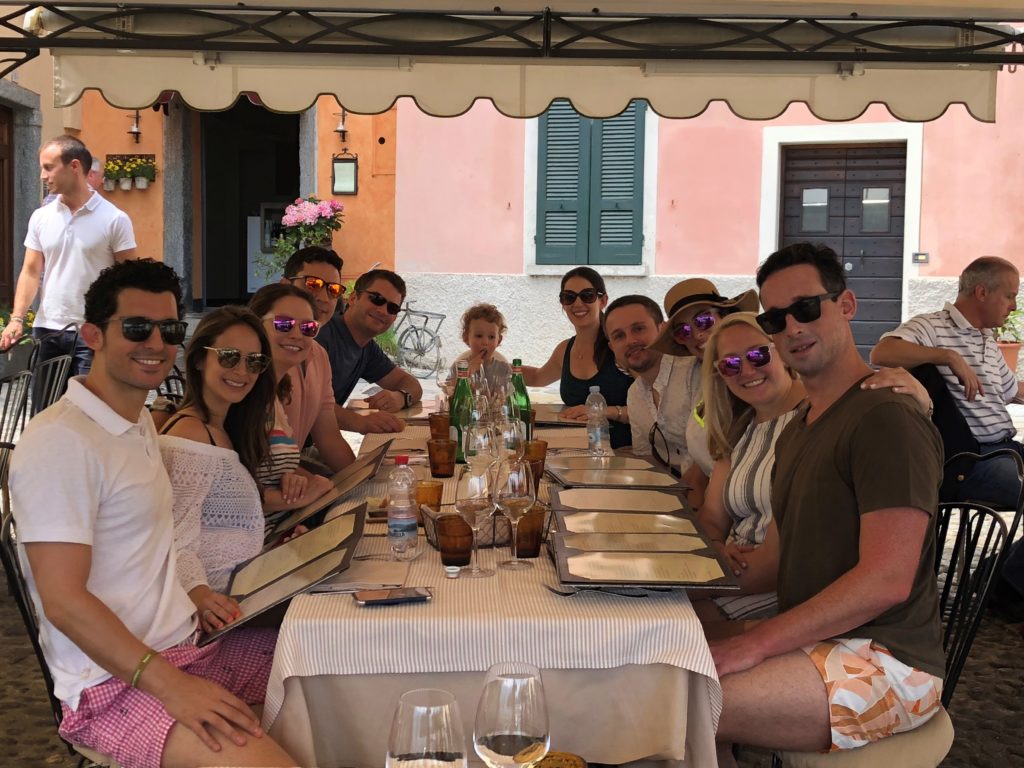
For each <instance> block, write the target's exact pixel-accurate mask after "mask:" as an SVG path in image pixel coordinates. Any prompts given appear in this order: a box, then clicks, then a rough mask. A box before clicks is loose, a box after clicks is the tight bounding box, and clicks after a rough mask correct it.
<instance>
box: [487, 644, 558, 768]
mask: <svg viewBox="0 0 1024 768" xmlns="http://www.w3.org/2000/svg"><path fill="white" fill-rule="evenodd" d="M550 740H551V736H550V733H549V732H548V709H547V704H546V703H545V700H544V683H543V682H542V681H541V677H540V670H539V669H537V668H536V667H535V666H533V665H532V664H525V663H523V662H519V661H505V662H501V663H499V664H495V665H494V666H492V667H491V668H490V669H489V670H487V679H486V680H485V681H484V690H483V693H482V694H480V703H479V704H478V705H477V708H476V721H475V723H474V726H473V747H474V748H475V749H476V753H477V754H478V755H479V756H480V759H481V760H483V761H484V762H485V763H487V765H488V766H490V768H513V767H514V768H531V767H532V766H534V765H536V764H537V763H539V762H540V761H541V760H543V759H544V756H545V755H546V754H547V753H548V747H549V746H550Z"/></svg>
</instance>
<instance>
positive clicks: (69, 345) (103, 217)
mask: <svg viewBox="0 0 1024 768" xmlns="http://www.w3.org/2000/svg"><path fill="white" fill-rule="evenodd" d="M92 162H93V160H92V154H91V153H90V152H89V150H88V149H86V148H85V145H84V144H83V143H82V142H81V141H79V140H78V139H76V138H74V137H73V136H58V137H57V138H55V139H53V140H51V141H49V142H47V143H46V144H44V145H43V148H42V149H41V150H40V151H39V168H40V176H41V178H42V180H43V182H44V183H45V184H46V186H47V188H48V189H49V191H50V192H51V193H54V194H56V195H57V197H56V198H55V199H54V200H53V202H51V203H50V204H49V205H44V206H43V207H42V208H39V209H38V210H36V211H35V212H34V213H33V214H32V218H31V219H29V223H28V234H27V235H26V237H25V260H24V262H23V264H22V266H21V274H19V275H18V285H17V288H16V289H15V293H14V307H13V309H12V310H11V319H10V322H9V323H8V324H7V326H6V327H5V328H4V330H3V333H2V334H0V350H6V349H9V348H10V347H11V345H12V344H14V343H16V342H17V341H18V340H19V339H20V338H21V336H22V334H24V332H25V313H26V312H28V309H29V307H30V306H31V304H32V302H33V301H34V300H35V297H36V294H37V293H38V294H39V312H38V313H37V314H36V319H35V324H34V326H33V328H32V335H33V337H34V338H36V339H44V341H41V342H40V347H39V362H43V361H44V360H49V359H51V358H54V357H59V356H60V355H71V356H72V360H71V375H72V376H75V375H78V374H83V373H87V372H88V371H89V362H90V360H92V352H91V351H90V350H89V347H88V346H87V345H86V344H85V342H84V341H83V340H82V339H81V338H80V337H79V335H78V333H77V332H75V331H73V330H71V331H64V332H61V329H63V328H64V327H65V326H67V325H69V324H74V325H76V326H80V325H81V324H82V319H83V318H82V297H83V296H84V295H85V290H86V288H88V287H89V284H90V283H91V282H92V281H93V280H94V279H95V278H96V276H97V275H98V274H99V272H100V270H101V269H103V268H104V267H108V266H110V265H111V264H114V263H115V262H119V261H124V260H125V259H131V258H135V233H134V231H133V230H132V222H131V220H130V219H129V218H128V216H127V215H126V214H125V213H124V212H123V211H121V210H119V209H118V208H116V207H115V206H114V205H113V204H112V203H111V202H109V201H108V200H106V199H105V198H104V197H103V196H102V195H101V194H99V193H98V192H96V191H95V190H94V189H93V188H92V187H90V186H89V183H88V181H87V180H86V177H87V175H88V174H89V172H90V169H91V168H92Z"/></svg>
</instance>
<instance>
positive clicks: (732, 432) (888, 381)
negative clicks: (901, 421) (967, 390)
mask: <svg viewBox="0 0 1024 768" xmlns="http://www.w3.org/2000/svg"><path fill="white" fill-rule="evenodd" d="M704 351H705V354H704V362H703V364H702V367H701V380H702V388H703V393H704V402H705V409H704V422H705V425H706V428H707V433H708V447H709V450H710V452H711V455H712V456H713V457H714V468H713V470H712V472H711V479H710V482H709V484H708V488H707V493H706V495H705V499H704V504H703V506H702V507H701V508H700V511H699V513H698V517H699V519H700V522H701V524H702V526H703V528H704V531H705V533H706V534H707V536H708V538H710V539H711V541H712V542H713V543H714V545H715V546H716V547H717V548H718V549H719V550H720V551H721V553H722V555H723V556H724V558H725V560H726V563H727V564H728V565H729V566H730V567H731V568H732V570H733V574H734V575H735V576H736V579H737V581H739V584H740V592H739V593H738V594H737V593H731V594H729V595H726V596H721V597H713V598H712V599H711V600H702V599H695V601H694V609H695V610H696V611H697V615H698V617H700V619H701V621H703V622H704V623H705V626H707V625H709V624H712V623H714V622H716V621H722V620H725V619H754V618H764V617H766V616H770V615H772V614H773V613H775V612H776V610H777V602H776V597H775V582H776V576H777V573H778V546H779V533H778V529H777V528H776V526H775V521H774V518H773V517H772V510H771V477H772V470H773V468H774V465H775V442H776V440H777V439H778V437H779V435H780V434H782V431H783V430H784V429H785V428H786V425H787V424H789V422H790V421H792V420H793V418H795V417H796V416H797V414H798V413H799V409H798V406H799V405H800V403H802V402H803V400H804V398H805V396H806V390H805V389H804V386H803V384H802V383H801V381H800V380H799V379H798V378H797V377H796V375H795V374H794V373H793V372H792V371H791V370H790V369H789V368H788V367H787V366H786V365H785V364H784V363H783V361H782V359H781V357H780V356H779V354H778V353H777V351H776V349H775V345H774V344H772V340H771V337H769V336H768V335H766V334H765V332H764V331H763V330H762V329H761V326H760V325H758V319H757V318H756V316H755V315H754V313H752V312H737V313H735V314H731V315H729V316H728V317H725V318H723V319H722V320H721V321H719V322H717V323H716V324H715V328H714V331H713V332H712V333H711V335H710V338H709V339H708V341H707V346H706V347H705V350H704ZM872 378H873V379H875V381H872V379H868V380H866V381H865V382H864V386H867V387H873V386H876V385H877V386H891V387H893V389H894V390H895V391H897V392H904V393H907V394H910V395H911V396H913V397H914V398H915V399H917V400H918V402H919V403H920V404H921V405H922V408H923V409H927V407H928V405H930V400H929V398H928V393H927V392H926V391H925V389H924V387H923V386H921V385H920V384H919V383H918V382H917V380H916V379H914V378H913V377H912V376H911V375H910V374H909V373H907V372H906V371H903V370H901V369H893V370H888V371H885V372H884V373H881V374H876V377H872ZM704 596H706V595H701V596H698V597H704ZM713 631H714V630H712V632H713Z"/></svg>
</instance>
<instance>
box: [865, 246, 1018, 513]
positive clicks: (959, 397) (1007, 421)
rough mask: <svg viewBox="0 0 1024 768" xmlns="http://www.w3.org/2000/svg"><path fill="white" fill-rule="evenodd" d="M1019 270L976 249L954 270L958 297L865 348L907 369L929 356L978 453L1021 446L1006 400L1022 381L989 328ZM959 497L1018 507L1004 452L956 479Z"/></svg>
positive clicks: (1013, 292)
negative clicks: (977, 253)
mask: <svg viewBox="0 0 1024 768" xmlns="http://www.w3.org/2000/svg"><path fill="white" fill-rule="evenodd" d="M1019 290H1020V273H1019V272H1018V271H1017V268H1016V267H1015V266H1014V265H1013V264H1011V263H1010V262H1009V261H1007V260H1006V259H1000V258H998V257H996V256H982V257H981V258H980V259H975V260H974V261H972V262H971V263H970V264H968V265H967V268H966V269H964V271H963V273H962V274H961V275H960V291H959V294H958V295H957V298H956V301H955V302H954V303H952V304H950V303H948V302H947V304H946V306H945V307H943V308H942V309H941V310H940V311H938V312H930V313H928V314H924V315H918V316H917V317H912V318H910V320H908V321H907V322H905V323H904V324H903V325H901V326H900V327H899V328H897V329H896V330H894V331H890V332H889V333H887V334H885V335H884V336H882V339H881V340H880V341H879V342H878V344H877V345H876V346H875V348H874V349H873V350H872V351H871V362H872V363H874V364H875V365H885V366H893V367H895V366H903V367H904V368H913V367H914V366H917V365H923V364H925V363H932V364H934V365H936V366H938V368H939V372H940V373H941V374H942V376H943V378H944V379H945V380H946V385H947V386H948V387H949V391H950V393H951V394H952V395H953V399H954V400H955V401H956V404H957V407H958V408H959V409H960V412H961V413H962V414H963V415H964V418H965V419H966V421H967V426H968V427H969V428H970V430H971V434H972V435H973V436H974V438H975V439H976V440H977V441H978V443H979V447H980V450H981V453H983V454H985V453H991V452H992V451H995V450H998V449H1000V448H1009V449H1011V450H1014V451H1016V452H1017V453H1019V454H1021V456H1022V457H1024V445H1022V444H1021V443H1018V442H1016V441H1015V440H1013V439H1012V438H1013V436H1014V433H1015V431H1016V430H1015V429H1014V426H1013V420H1012V419H1011V418H1010V413H1009V411H1008V410H1007V409H1006V404H1007V403H1010V402H1013V401H1015V400H1016V401H1017V402H1022V401H1024V383H1022V382H1020V381H1018V380H1017V379H1016V376H1015V374H1014V372H1013V371H1011V370H1010V368H1009V366H1008V365H1007V364H1006V360H1005V359H1004V358H1003V355H1002V353H1001V352H1000V351H999V348H998V346H996V340H995V338H994V336H993V334H992V329H993V328H998V327H999V326H1001V325H1002V324H1003V323H1004V322H1006V318H1007V316H1008V315H1009V314H1010V312H1012V311H1013V310H1014V309H1016V307H1017V292H1018V291H1019ZM960 492H961V495H962V498H970V499H983V500H985V501H989V502H992V503H995V504H997V505H1001V506H1007V507H1012V506H1016V503H1017V493H1018V483H1017V470H1016V468H1015V467H1014V465H1013V462H1012V461H1011V460H1009V459H997V460H991V461H986V462H981V463H979V464H978V465H977V466H976V468H975V469H974V471H972V472H971V474H970V475H968V477H967V478H965V480H964V482H963V483H962V484H961V485H960Z"/></svg>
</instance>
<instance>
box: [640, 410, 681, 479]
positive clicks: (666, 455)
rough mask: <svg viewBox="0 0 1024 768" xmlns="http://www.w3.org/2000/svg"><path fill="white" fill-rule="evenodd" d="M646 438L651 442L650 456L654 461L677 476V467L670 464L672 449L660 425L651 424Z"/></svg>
mask: <svg viewBox="0 0 1024 768" xmlns="http://www.w3.org/2000/svg"><path fill="white" fill-rule="evenodd" d="M647 439H648V441H649V442H650V444H651V456H652V457H653V458H654V460H655V462H657V463H658V465H659V466H662V467H664V468H665V469H667V470H668V471H669V472H671V473H672V474H673V475H675V476H676V477H679V467H675V466H672V449H671V448H670V447H669V445H668V438H666V437H665V433H664V432H662V431H661V427H659V426H658V425H657V423H654V424H652V425H651V431H650V432H649V433H648V434H647Z"/></svg>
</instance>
